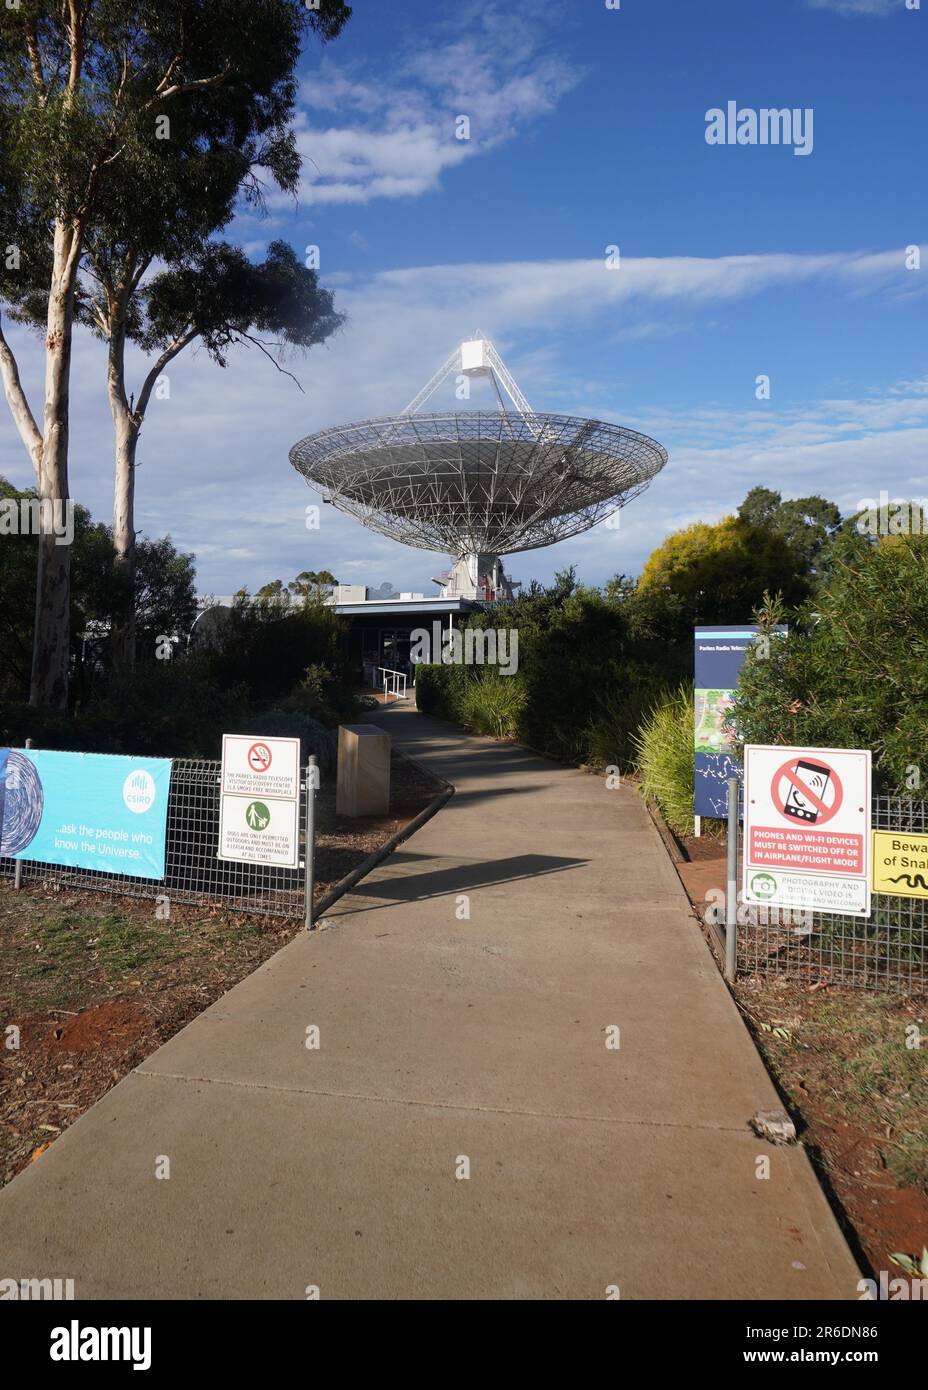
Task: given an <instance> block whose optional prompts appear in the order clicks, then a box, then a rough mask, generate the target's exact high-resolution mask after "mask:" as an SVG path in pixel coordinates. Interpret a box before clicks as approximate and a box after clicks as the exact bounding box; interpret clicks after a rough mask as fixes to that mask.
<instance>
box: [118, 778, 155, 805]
mask: <svg viewBox="0 0 928 1390" xmlns="http://www.w3.org/2000/svg"><path fill="white" fill-rule="evenodd" d="M122 799H123V801H124V802H125V803H126V808H127V809H128V810H130V811H134V812H135V814H136V815H137V816H140V815H141V814H142V812H143V811H150V810H151V808H152V807H153V806H154V804H155V779H154V777H152V775H151V773H150V772H146V771H145V769H144V768H141V767H140V768H136V770H135V772H130V773H129V776H128V777H127V778H126V780H125V781H124V782H123V784H122Z"/></svg>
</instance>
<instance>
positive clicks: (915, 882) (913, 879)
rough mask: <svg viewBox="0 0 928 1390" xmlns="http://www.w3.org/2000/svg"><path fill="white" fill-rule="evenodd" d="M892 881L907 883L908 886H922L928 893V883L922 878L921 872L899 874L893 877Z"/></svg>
mask: <svg viewBox="0 0 928 1390" xmlns="http://www.w3.org/2000/svg"><path fill="white" fill-rule="evenodd" d="M889 881H890V883H903V882H904V883H905V886H906V887H907V888H921V889H923V890H924V892H926V893H928V883H926V882H925V880H924V879H923V878H922V876H921V874H899V875H898V877H897V878H891V879H890V880H889Z"/></svg>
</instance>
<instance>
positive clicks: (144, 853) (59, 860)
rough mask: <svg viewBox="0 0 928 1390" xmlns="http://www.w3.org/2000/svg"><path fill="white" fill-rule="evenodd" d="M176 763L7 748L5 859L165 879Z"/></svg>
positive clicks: (1, 789)
mask: <svg viewBox="0 0 928 1390" xmlns="http://www.w3.org/2000/svg"><path fill="white" fill-rule="evenodd" d="M170 783H171V759H170V758H133V757H123V756H115V755H113V756H111V755H110V754H108V753H59V752H54V751H51V750H48V749H38V748H29V749H26V748H0V855H6V856H9V857H10V858H13V859H33V860H37V861H38V862H40V863H44V864H63V865H66V866H67V867H68V868H73V869H96V870H97V871H98V872H99V873H111V874H112V873H118V874H129V875H130V876H131V877H133V878H164V856H165V843H166V840H167V820H168V790H169V788H170Z"/></svg>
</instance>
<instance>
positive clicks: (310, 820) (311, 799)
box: [303, 755, 316, 931]
mask: <svg viewBox="0 0 928 1390" xmlns="http://www.w3.org/2000/svg"><path fill="white" fill-rule="evenodd" d="M315 857H316V758H315V755H313V756H312V757H311V758H310V760H309V765H308V766H307V768H306V844H305V846H304V848H303V864H304V869H305V895H306V896H305V913H306V916H305V922H306V930H307V931H309V930H310V928H311V927H312V924H313V888H314V867H315V865H314V860H315Z"/></svg>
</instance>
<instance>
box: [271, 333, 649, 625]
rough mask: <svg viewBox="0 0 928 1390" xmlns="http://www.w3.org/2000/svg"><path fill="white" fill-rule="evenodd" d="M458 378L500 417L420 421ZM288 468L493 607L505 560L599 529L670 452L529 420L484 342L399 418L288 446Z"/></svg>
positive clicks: (625, 437)
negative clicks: (427, 554)
mask: <svg viewBox="0 0 928 1390" xmlns="http://www.w3.org/2000/svg"><path fill="white" fill-rule="evenodd" d="M454 373H457V374H458V376H459V378H460V379H461V381H462V383H463V382H464V381H466V380H468V379H472V378H476V377H485V378H488V379H489V381H490V383H491V385H492V387H493V390H494V392H495V395H496V405H497V408H496V409H494V410H461V411H453V412H451V413H442V414H420V413H419V412H420V409H421V407H422V406H423V405H424V404H425V403H426V401H427V400H428V399H429V397H430V396H432V395H433V393H434V392H435V391H437V390H438V388H439V387H440V386H441V385H442V383H443V382H445V381H446V380H447V379H448V378H449V377H450V376H451V375H452V374H454ZM459 389H460V388H459ZM464 389H465V390H469V387H464ZM503 392H505V393H506V395H507V396H508V398H509V401H510V402H511V405H512V409H507V407H506V404H505V402H504V400H503ZM290 462H291V463H292V464H293V466H294V468H296V469H297V470H298V471H299V472H300V473H302V474H303V476H304V477H305V478H306V479H307V481H308V482H310V483H312V484H313V485H314V486H315V487H316V488H318V489H319V491H320V492H321V493H322V494H323V496H324V497H325V499H326V501H330V502H333V503H334V504H335V506H336V507H338V508H339V509H340V510H341V511H343V512H348V513H350V514H351V515H352V516H355V517H357V518H358V520H359V521H361V522H362V523H363V524H364V525H365V526H367V527H370V528H371V529H372V530H375V531H379V532H380V533H381V534H382V535H385V536H389V537H390V538H391V539H392V540H397V541H402V542H403V543H404V544H406V545H412V546H416V547H418V548H419V549H420V550H432V551H436V550H437V551H444V552H445V553H448V554H450V555H451V556H452V559H453V560H454V562H455V563H454V567H453V569H452V571H451V573H450V574H449V575H447V576H444V577H443V578H442V579H441V580H439V581H438V582H439V583H442V584H443V585H444V586H445V591H446V592H448V593H454V594H455V595H460V596H462V597H470V598H490V599H495V598H503V597H507V596H508V594H509V592H510V589H509V585H508V583H507V581H506V579H505V577H504V575H503V572H502V566H501V565H500V562H499V560H500V556H501V555H510V554H513V553H514V552H516V551H520V550H533V549H535V548H536V547H538V546H542V545H552V544H553V543H554V542H555V541H560V540H564V539H565V538H566V537H568V536H576V535H578V534H579V533H580V532H581V531H586V530H588V529H589V528H590V527H591V526H595V525H596V524H597V522H599V521H602V520H603V519H604V518H605V517H607V516H609V515H611V514H612V513H613V512H615V511H616V510H617V509H618V508H619V507H622V506H624V505H625V503H626V502H628V501H630V499H631V498H633V497H636V496H637V495H638V493H640V492H642V491H643V490H644V488H646V487H647V485H648V483H649V482H650V481H651V479H652V478H653V477H655V475H656V474H657V473H659V472H660V470H661V469H662V468H663V466H664V464H665V463H666V462H667V451H666V449H664V448H663V447H662V445H660V444H658V443H657V442H656V440H653V439H649V438H648V436H647V435H645V434H639V433H637V431H635V430H630V429H626V428H624V426H621V425H609V424H604V423H603V422H602V421H601V420H585V419H581V418H578V417H577V416H573V415H546V414H539V413H538V412H537V411H534V410H532V408H531V406H530V405H529V403H528V401H527V400H526V399H525V397H524V396H523V395H522V393H521V391H520V390H519V388H518V386H517V385H516V383H515V381H514V380H513V378H512V376H511V375H510V373H509V372H508V371H507V369H506V367H505V365H504V363H503V361H502V359H501V358H500V356H499V353H498V352H497V351H496V349H495V348H494V346H493V344H492V343H491V342H490V341H489V340H488V339H486V338H484V337H482V336H479V335H478V336H476V337H475V338H473V339H471V340H470V341H469V342H466V343H462V344H461V346H460V347H459V348H457V349H456V350H455V351H454V352H453V353H452V354H451V356H450V357H449V358H448V360H447V362H446V363H445V364H444V366H443V367H441V368H440V370H439V371H438V372H436V374H435V376H433V377H432V380H431V381H430V382H429V383H428V384H427V385H426V386H424V387H423V389H422V390H421V391H420V392H419V394H418V395H417V396H416V397H415V398H414V399H413V400H412V401H410V403H409V405H408V406H407V407H406V409H405V410H404V411H403V412H402V414H401V415H394V416H390V417H388V418H385V419H376V420H364V421H362V422H360V423H359V424H354V425H341V426H338V427H337V428H335V429H329V430H322V431H320V432H319V433H318V434H311V435H309V436H308V437H307V438H306V439H302V440H300V442H299V443H298V444H295V445H294V446H293V448H292V449H291V450H290Z"/></svg>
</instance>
